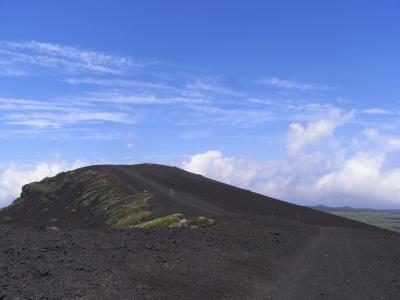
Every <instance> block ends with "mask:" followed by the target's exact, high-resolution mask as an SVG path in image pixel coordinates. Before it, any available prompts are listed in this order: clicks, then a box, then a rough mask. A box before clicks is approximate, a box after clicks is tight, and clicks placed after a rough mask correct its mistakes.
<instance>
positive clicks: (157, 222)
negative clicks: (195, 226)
mask: <svg viewBox="0 0 400 300" xmlns="http://www.w3.org/2000/svg"><path fill="white" fill-rule="evenodd" d="M183 219H184V216H183V214H179V213H177V214H173V215H168V216H165V217H161V218H157V219H153V220H151V221H147V222H144V223H141V224H139V225H136V226H135V227H136V228H142V229H146V228H155V227H177V226H179V225H178V224H179V223H180V221H182V220H183Z"/></svg>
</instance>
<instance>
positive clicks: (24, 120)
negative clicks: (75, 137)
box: [3, 111, 138, 128]
mask: <svg viewBox="0 0 400 300" xmlns="http://www.w3.org/2000/svg"><path fill="white" fill-rule="evenodd" d="M3 118H4V121H5V123H6V124H9V125H24V126H30V127H34V128H48V127H49V128H60V127H63V126H65V125H70V124H78V123H87V122H112V123H122V124H132V123H135V122H136V121H137V119H138V116H135V115H132V114H127V113H122V112H109V111H106V112H104V111H93V112H89V111H87V112H78V111H74V112H67V113H49V112H46V113H38V112H33V113H30V112H26V113H18V114H17V113H14V114H9V115H6V116H3Z"/></svg>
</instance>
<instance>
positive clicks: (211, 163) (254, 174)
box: [182, 150, 271, 187]
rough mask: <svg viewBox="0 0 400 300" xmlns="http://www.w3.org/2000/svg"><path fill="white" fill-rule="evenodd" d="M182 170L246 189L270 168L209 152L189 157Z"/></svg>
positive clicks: (212, 151) (217, 152) (213, 151)
mask: <svg viewBox="0 0 400 300" xmlns="http://www.w3.org/2000/svg"><path fill="white" fill-rule="evenodd" d="M182 168H183V169H185V170H187V171H189V172H192V173H196V174H202V175H205V176H208V177H210V178H213V179H216V180H220V181H223V182H226V183H229V184H233V185H237V186H241V187H248V186H249V185H250V184H251V183H254V181H255V180H256V179H259V177H260V176H262V175H263V174H266V173H268V172H269V169H270V168H271V166H268V165H266V164H262V165H260V164H258V163H257V162H252V161H246V160H243V159H238V158H235V157H226V156H224V155H223V154H222V153H221V152H220V151H215V150H211V151H207V152H205V153H200V154H197V155H193V156H191V157H190V158H188V159H187V160H185V161H184V162H183V163H182Z"/></svg>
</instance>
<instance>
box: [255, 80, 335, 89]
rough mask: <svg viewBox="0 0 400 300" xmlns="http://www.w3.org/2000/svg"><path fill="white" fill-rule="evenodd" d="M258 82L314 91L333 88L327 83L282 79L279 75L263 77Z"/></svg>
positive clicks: (278, 86)
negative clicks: (319, 83)
mask: <svg viewBox="0 0 400 300" xmlns="http://www.w3.org/2000/svg"><path fill="white" fill-rule="evenodd" d="M257 83H258V84H263V85H268V86H272V87H277V88H283V89H289V90H300V91H313V90H320V91H326V90H331V89H332V88H331V87H329V86H326V85H317V84H312V83H306V82H300V81H296V80H288V79H281V78H278V77H272V78H262V79H259V80H257Z"/></svg>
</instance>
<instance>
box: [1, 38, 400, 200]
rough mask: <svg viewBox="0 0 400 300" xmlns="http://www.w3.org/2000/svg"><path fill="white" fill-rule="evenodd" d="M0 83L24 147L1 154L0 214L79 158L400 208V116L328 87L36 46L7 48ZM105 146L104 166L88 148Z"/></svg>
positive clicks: (8, 130)
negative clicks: (155, 165) (26, 187)
mask: <svg viewBox="0 0 400 300" xmlns="http://www.w3.org/2000/svg"><path fill="white" fill-rule="evenodd" d="M0 81H3V84H1V82H0V85H2V86H3V87H4V89H3V91H2V92H0V137H1V139H2V140H3V141H9V142H10V145H14V147H19V146H21V145H23V147H26V149H20V150H18V151H15V153H14V151H13V149H11V148H9V149H8V150H7V149H5V150H4V151H5V152H6V153H5V155H4V156H5V157H7V162H5V163H3V164H2V167H1V171H0V207H2V206H6V205H8V204H9V203H10V202H11V201H12V199H14V198H15V197H17V196H18V194H19V192H20V189H21V187H22V185H23V184H26V183H29V182H31V181H36V180H40V179H42V178H43V177H46V176H53V175H55V174H56V173H58V172H60V171H64V170H69V169H71V168H75V167H77V166H80V165H82V163H74V161H79V160H80V159H83V160H84V161H86V162H87V164H90V163H98V162H99V161H104V160H106V161H108V162H114V163H121V162H122V163H134V162H137V161H143V160H148V159H151V157H153V158H157V159H156V160H157V161H158V162H160V163H166V164H176V165H179V166H182V167H183V168H184V169H186V170H188V171H191V172H195V173H199V174H203V175H205V176H209V177H211V178H214V179H217V180H221V181H223V182H226V183H230V184H234V185H238V186H241V187H244V188H249V189H252V190H254V191H257V192H260V193H263V194H266V195H270V196H274V197H277V198H281V199H284V200H288V201H294V202H296V203H300V204H306V205H316V204H327V205H333V206H335V205H336V206H339V205H350V206H357V207H367V206H368V207H399V206H400V165H399V161H398V159H397V158H396V156H397V154H398V151H399V150H400V136H398V135H397V134H396V133H397V132H398V129H399V125H400V124H399V123H398V119H399V112H398V111H396V110H393V109H386V108H385V107H375V106H368V105H362V104H361V105H360V103H352V102H350V103H348V102H346V101H343V99H342V98H341V96H340V92H341V91H340V90H338V89H337V88H336V87H335V88H333V87H330V85H327V84H321V83H314V82H312V83H307V82H305V81H303V80H299V79H284V78H280V77H276V76H275V74H271V77H263V78H235V80H230V79H229V78H228V77H226V76H224V75H220V74H212V73H210V72H208V71H207V72H204V71H199V72H194V71H192V70H191V71H187V70H186V69H185V68H183V67H181V68H179V67H177V66H174V67H173V69H171V66H170V65H169V64H165V63H162V62H160V61H157V60H149V59H137V58H132V57H129V56H120V55H113V54H108V53H103V52H101V51H95V50H87V49H85V48H83V47H76V46H70V45H61V44H57V43H49V42H39V41H1V42H0ZM10 82H12V83H13V84H12V85H9V83H10ZM6 85H7V86H8V85H9V87H8V88H5V86H6ZM19 85H21V86H26V90H24V91H20V90H19V89H18V88H12V86H19ZM10 86H11V87H10ZM50 86H56V87H57V88H55V89H52V88H49V90H46V87H50ZM2 93H3V94H2ZM28 93H29V94H28ZM49 143H50V144H52V143H53V144H54V143H56V144H63V145H65V146H66V147H65V149H61V150H60V148H57V147H56V148H55V149H57V150H56V151H58V152H61V154H59V153H57V156H60V155H61V156H62V157H61V160H60V159H57V160H54V159H51V158H48V159H46V158H45V159H43V156H46V155H48V152H46V151H47V150H46V149H45V148H46V145H47V144H49ZM159 144H160V145H159ZM115 145H118V147H120V148H121V149H119V148H118V147H116V146H115ZM121 145H122V146H121ZM102 147H103V148H104V149H107V151H105V150H104V151H105V152H101V154H100V155H102V156H103V157H104V158H103V160H102V158H101V157H99V156H96V155H98V153H97V152H91V151H94V150H96V151H99V149H100V150H101V149H102ZM88 149H90V151H89V150H88ZM182 149H185V150H184V151H182ZM32 151H36V152H37V153H42V154H41V156H40V158H37V157H36V158H35V157H33V158H32ZM135 151H136V152H135ZM163 151H165V152H163ZM43 153H44V154H43ZM96 153H97V154H96ZM225 153H229V154H225ZM147 154H148V155H147ZM25 156H26V157H27V158H24V157H25ZM63 156H65V157H63ZM253 156H254V157H253ZM21 157H22V160H24V161H28V160H29V161H30V162H29V164H27V165H24V164H23V165H22V166H21V164H16V162H17V161H19V160H21ZM34 161H38V163H34ZM66 161H69V162H66Z"/></svg>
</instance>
